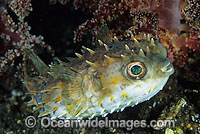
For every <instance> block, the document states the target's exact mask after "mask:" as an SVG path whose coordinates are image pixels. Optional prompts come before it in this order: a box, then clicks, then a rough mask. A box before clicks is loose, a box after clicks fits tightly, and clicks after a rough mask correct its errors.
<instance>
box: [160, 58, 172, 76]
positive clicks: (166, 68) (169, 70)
mask: <svg viewBox="0 0 200 134" xmlns="http://www.w3.org/2000/svg"><path fill="white" fill-rule="evenodd" d="M160 70H161V71H162V72H163V73H165V74H168V75H172V74H173V73H174V67H173V65H172V63H171V61H170V60H169V59H167V60H166V61H165V62H164V64H163V66H162V67H161V69H160Z"/></svg>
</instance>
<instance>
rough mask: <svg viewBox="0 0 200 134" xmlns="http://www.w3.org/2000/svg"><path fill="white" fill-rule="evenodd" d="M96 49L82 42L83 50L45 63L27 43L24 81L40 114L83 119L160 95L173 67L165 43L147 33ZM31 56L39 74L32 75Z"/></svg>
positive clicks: (31, 102)
mask: <svg viewBox="0 0 200 134" xmlns="http://www.w3.org/2000/svg"><path fill="white" fill-rule="evenodd" d="M98 42H99V45H98V46H97V48H96V49H95V50H92V49H90V48H86V47H83V52H84V53H83V54H82V55H81V54H79V53H75V54H76V55H77V57H78V58H75V59H72V60H71V61H70V62H68V63H65V62H63V61H60V60H58V63H55V64H51V65H49V66H47V65H46V64H45V63H44V62H43V61H42V60H41V59H40V58H39V57H38V56H37V55H36V54H35V53H34V52H33V51H32V50H31V49H28V48H24V49H23V51H24V53H25V70H24V71H25V78H24V84H25V86H26V88H27V89H28V90H29V93H30V94H31V96H32V100H31V101H29V102H28V104H29V105H35V106H36V107H35V110H40V115H39V117H41V116H44V115H50V116H51V117H52V118H67V119H81V118H93V117H94V116H103V117H105V116H106V115H107V114H108V113H113V112H114V111H123V109H124V108H126V107H129V106H134V105H137V104H138V103H141V102H144V101H146V100H149V99H150V98H152V97H153V96H154V95H156V94H157V93H158V92H159V91H160V90H162V88H163V87H164V85H165V84H166V82H167V80H168V78H169V76H170V75H172V74H173V72H174V68H173V65H172V64H171V62H170V60H169V59H168V58H167V52H166V49H165V47H164V46H163V45H162V44H161V43H159V42H157V41H154V39H153V38H150V36H149V35H148V36H147V37H146V38H143V39H141V40H137V39H135V38H134V37H133V35H132V34H131V39H130V40H124V41H118V40H117V39H116V41H115V42H110V43H108V44H106V43H104V42H103V41H102V40H98ZM28 61H31V62H32V64H33V65H35V68H36V69H37V71H38V72H39V76H34V77H31V76H30V73H29V71H28V66H29V63H30V62H28Z"/></svg>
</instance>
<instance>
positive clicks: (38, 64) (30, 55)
mask: <svg viewBox="0 0 200 134" xmlns="http://www.w3.org/2000/svg"><path fill="white" fill-rule="evenodd" d="M22 50H23V52H24V54H25V63H24V64H25V71H24V72H25V75H29V74H26V73H28V70H27V69H28V67H29V65H30V63H28V62H29V60H30V61H31V62H32V63H33V65H34V66H35V68H36V69H37V71H38V72H39V74H40V75H43V74H45V73H47V72H48V70H49V67H48V66H47V65H46V64H45V63H44V62H43V61H42V60H41V59H40V58H39V57H38V56H37V55H36V54H35V53H34V52H33V51H32V50H31V49H30V48H23V49H22Z"/></svg>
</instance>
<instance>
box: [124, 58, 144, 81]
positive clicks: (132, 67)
mask: <svg viewBox="0 0 200 134" xmlns="http://www.w3.org/2000/svg"><path fill="white" fill-rule="evenodd" d="M126 71H127V73H128V75H129V76H130V77H131V78H133V79H140V78H142V77H144V75H145V74H146V67H145V65H144V63H142V62H139V61H134V62H131V63H129V64H128V65H127V67H126Z"/></svg>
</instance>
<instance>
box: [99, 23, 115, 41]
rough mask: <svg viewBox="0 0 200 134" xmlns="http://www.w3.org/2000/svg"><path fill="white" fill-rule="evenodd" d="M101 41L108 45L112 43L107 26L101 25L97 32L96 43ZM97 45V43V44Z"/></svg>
mask: <svg viewBox="0 0 200 134" xmlns="http://www.w3.org/2000/svg"><path fill="white" fill-rule="evenodd" d="M98 40H101V41H102V42H104V43H106V44H109V43H111V42H112V39H111V34H110V31H109V28H108V26H107V24H102V25H101V26H100V28H99V29H98V31H97V41H98ZM97 43H98V42H97Z"/></svg>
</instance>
